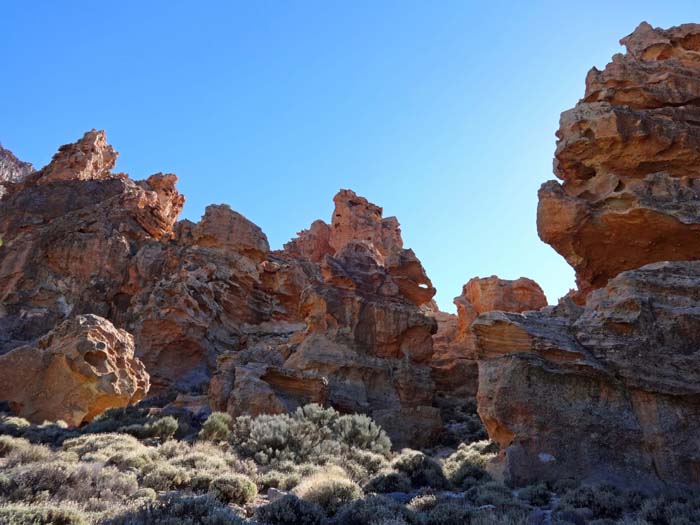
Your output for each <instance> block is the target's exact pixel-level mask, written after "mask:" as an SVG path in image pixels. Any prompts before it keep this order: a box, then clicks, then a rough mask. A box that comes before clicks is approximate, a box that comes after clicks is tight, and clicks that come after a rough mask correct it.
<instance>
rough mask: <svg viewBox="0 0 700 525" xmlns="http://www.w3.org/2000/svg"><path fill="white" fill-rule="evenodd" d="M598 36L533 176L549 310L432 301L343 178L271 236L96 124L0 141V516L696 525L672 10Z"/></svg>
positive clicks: (688, 139)
mask: <svg viewBox="0 0 700 525" xmlns="http://www.w3.org/2000/svg"><path fill="white" fill-rule="evenodd" d="M621 42H622V44H623V45H625V46H626V48H627V52H626V53H625V54H618V55H615V56H614V57H613V59H612V62H611V63H609V64H608V65H607V66H606V67H605V69H604V70H603V71H599V70H597V69H595V68H594V69H592V70H591V71H590V72H589V74H588V76H587V78H586V90H585V93H584V97H583V98H582V99H581V100H580V101H579V102H578V104H577V105H576V106H575V107H574V108H573V109H571V110H569V111H566V112H564V113H563V114H562V118H561V121H560V129H559V131H558V132H557V137H558V142H557V148H556V152H555V169H554V171H555V175H556V176H557V177H558V179H559V180H558V181H549V182H546V183H545V184H543V186H542V188H541V189H540V192H539V207H538V217H537V227H538V232H539V235H540V237H541V238H542V240H543V241H545V242H546V243H548V244H550V245H551V246H552V247H553V248H554V249H555V250H556V251H557V252H558V253H560V254H561V255H562V256H563V257H565V258H566V260H567V261H568V262H569V263H570V264H571V265H572V267H573V268H574V269H575V271H576V275H577V289H575V290H572V291H571V292H570V293H569V294H568V295H567V296H566V297H564V298H562V299H560V300H559V302H558V304H557V305H549V306H548V304H547V299H546V298H545V296H544V294H543V293H542V290H541V289H540V287H539V286H538V285H537V283H535V282H534V281H532V280H530V279H527V278H520V279H517V280H504V279H499V278H498V277H496V276H491V277H486V278H478V277H477V278H473V279H471V280H469V281H468V282H467V284H466V285H465V286H464V288H463V289H462V293H461V295H459V296H458V297H457V298H456V299H455V304H456V306H457V315H453V314H448V313H445V312H441V311H439V310H438V309H437V307H436V305H435V303H434V302H433V301H432V298H433V296H434V294H435V289H434V288H433V286H432V283H431V281H430V279H429V277H428V275H427V274H426V272H425V270H424V268H423V266H422V265H421V263H420V260H419V259H418V257H417V256H416V254H415V253H414V252H413V251H412V250H410V249H408V248H405V247H404V245H403V240H402V236H401V229H400V225H399V222H398V220H397V219H396V218H395V217H384V215H383V210H382V208H381V207H379V206H377V205H376V204H373V203H371V202H369V201H367V199H365V198H363V197H361V196H359V195H357V194H355V193H354V192H352V191H351V190H347V189H346V190H340V191H339V192H338V193H337V195H336V196H335V197H334V204H335V207H334V211H333V214H332V216H331V218H330V220H329V222H326V221H324V220H317V221H315V222H314V223H313V224H311V225H310V227H309V229H307V230H303V231H301V232H299V234H298V236H297V237H296V238H294V239H292V240H291V241H290V242H289V243H287V244H285V246H284V247H283V249H281V250H271V249H270V247H269V244H268V241H267V237H266V236H265V234H264V232H263V231H262V230H261V229H260V228H259V227H258V226H257V225H255V224H254V223H252V222H251V221H249V220H248V219H247V218H245V217H243V216H242V215H240V214H239V213H237V212H235V211H233V210H232V209H230V208H229V207H228V206H226V205H211V206H209V207H207V209H206V211H205V213H204V215H203V217H202V218H201V220H200V221H199V222H197V223H194V222H191V221H188V220H178V216H179V214H180V211H181V210H182V206H183V203H184V196H182V195H181V194H180V193H179V192H178V190H177V187H176V183H177V177H176V176H175V175H173V174H163V173H156V174H154V175H151V176H150V177H148V178H147V179H146V180H142V181H134V180H132V179H130V178H129V177H128V175H126V174H123V173H115V172H113V171H112V170H113V167H114V165H115V161H116V158H117V153H116V151H115V150H114V149H113V148H112V147H111V146H110V145H109V144H108V143H107V140H106V134H105V133H104V132H103V131H97V130H92V131H89V132H87V133H85V135H84V136H83V137H82V138H80V139H79V140H78V141H77V142H75V143H73V144H67V145H64V146H61V147H60V148H59V150H58V152H57V153H56V155H54V157H53V159H52V161H51V162H50V163H49V164H48V165H47V166H45V167H43V168H42V169H40V170H37V171H34V169H33V167H32V166H31V165H30V164H28V163H25V162H22V161H20V160H19V159H17V158H16V157H15V156H14V155H13V154H12V153H11V152H9V151H8V150H5V149H1V148H0V183H1V184H2V188H0V241H1V242H0V403H2V404H1V405H0V410H2V411H3V413H4V414H5V415H4V416H3V417H2V420H1V422H0V425H1V426H0V434H1V435H0V503H1V504H2V507H0V523H10V524H22V525H24V524H28V523H31V524H43V523H66V524H73V523H85V522H88V523H109V524H118V523H154V524H156V523H157V524H170V523H217V524H218V523H241V522H244V521H246V520H247V521H248V522H257V523H261V524H270V525H274V524H287V523H288V524H292V523H302V524H303V523H309V524H312V523H338V524H354V523H357V524H360V523H376V524H384V525H389V524H404V523H408V524H411V525H412V524H439V523H442V524H447V525H449V524H452V523H455V524H456V523H503V524H506V523H576V524H578V523H598V524H602V523H627V524H632V523H634V524H637V525H644V524H654V525H657V524H658V525H664V524H670V523H677V524H685V523H698V522H700V514H699V512H700V511H699V510H698V509H699V508H700V499H698V496H697V490H698V489H699V488H700V439H699V438H698V436H699V435H700V432H699V431H700V419H699V417H698V414H700V390H699V389H700V387H699V386H698V385H699V384H700V377H698V375H699V374H700V350H699V348H700V347H699V343H700V293H699V292H698V290H700V243H698V241H697V237H698V231H700V211H699V209H698V203H699V202H700V193H699V189H700V183H698V180H700V163H699V162H698V160H699V159H700V157H699V156H698V152H699V151H700V113H699V109H698V108H699V107H700V106H699V104H698V101H700V25H697V24H686V25H682V26H678V27H673V28H670V29H660V28H653V27H652V26H650V25H649V24H646V23H642V24H640V25H639V27H638V28H637V29H636V30H635V31H634V32H633V33H632V34H630V35H629V36H627V37H625V38H623V39H622V41H621ZM323 407H325V408H323ZM408 447H410V448H408ZM3 520H4V521H3Z"/></svg>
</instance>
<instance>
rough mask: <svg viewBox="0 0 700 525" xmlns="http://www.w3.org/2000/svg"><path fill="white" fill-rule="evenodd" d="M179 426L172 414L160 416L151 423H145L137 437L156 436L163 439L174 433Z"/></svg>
mask: <svg viewBox="0 0 700 525" xmlns="http://www.w3.org/2000/svg"><path fill="white" fill-rule="evenodd" d="M179 426H180V425H179V423H178V421H177V419H175V418H174V417H173V416H166V417H161V418H160V419H157V420H156V421H154V422H152V423H147V424H146V425H145V426H144V432H143V434H142V435H141V436H139V437H156V438H159V439H161V440H162V441H165V440H166V439H170V438H171V437H173V436H174V435H175V432H177V429H178V428H179Z"/></svg>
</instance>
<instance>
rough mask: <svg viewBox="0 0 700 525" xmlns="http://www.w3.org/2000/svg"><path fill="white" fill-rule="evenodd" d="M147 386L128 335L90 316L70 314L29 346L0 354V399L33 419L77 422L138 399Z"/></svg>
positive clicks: (143, 394)
mask: <svg viewBox="0 0 700 525" xmlns="http://www.w3.org/2000/svg"><path fill="white" fill-rule="evenodd" d="M148 388H149V379H148V374H147V373H146V370H145V368H144V366H143V364H142V363H141V362H140V361H139V360H138V359H137V358H135V357H134V340H133V337H132V336H131V335H130V334H129V333H127V332H126V331H124V330H118V329H117V328H115V327H114V326H113V325H112V323H110V322H109V321H107V320H106V319H103V318H101V317H98V316H96V315H79V316H76V317H72V318H70V319H68V320H66V321H64V322H63V323H61V324H60V325H58V326H57V327H56V328H54V329H53V330H51V331H50V332H49V333H47V334H46V335H44V336H43V337H41V338H40V339H39V340H38V341H37V342H36V344H35V345H33V346H21V347H19V348H15V349H14V350H11V351H10V352H8V353H6V354H3V355H0V399H2V400H5V401H8V402H9V403H10V407H11V408H12V410H13V411H14V412H15V413H17V414H18V415H20V416H22V417H24V418H26V419H28V420H29V421H31V422H34V423H42V422H43V421H46V420H63V421H65V422H66V423H68V424H69V425H79V424H81V423H83V422H85V421H90V420H91V419H92V418H93V417H95V416H96V415H98V414H100V413H102V412H103V411H105V410H106V409H108V408H113V407H123V406H126V405H129V404H133V403H136V402H138V401H140V400H141V399H143V398H144V396H145V395H146V393H147V392H148Z"/></svg>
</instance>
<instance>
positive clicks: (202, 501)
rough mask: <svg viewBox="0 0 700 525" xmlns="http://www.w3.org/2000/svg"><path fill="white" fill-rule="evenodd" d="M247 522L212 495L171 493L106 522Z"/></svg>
mask: <svg viewBox="0 0 700 525" xmlns="http://www.w3.org/2000/svg"><path fill="white" fill-rule="evenodd" d="M244 523H245V521H244V520H243V519H241V518H240V517H239V516H238V515H236V514H235V513H234V512H233V511H232V510H231V509H229V508H228V507H227V506H226V505H225V504H224V503H221V502H220V501H218V500H217V499H215V498H212V497H211V496H206V495H205V496H183V495H182V494H179V493H172V494H168V495H167V496H165V497H164V498H163V499H161V500H158V501H154V502H151V503H149V504H147V505H145V506H143V507H140V508H138V509H136V510H132V511H127V512H126V513H124V514H121V515H119V516H116V517H114V518H111V519H110V520H108V521H106V525H195V524H196V525H243V524H244Z"/></svg>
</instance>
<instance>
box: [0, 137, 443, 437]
mask: <svg viewBox="0 0 700 525" xmlns="http://www.w3.org/2000/svg"><path fill="white" fill-rule="evenodd" d="M116 157H117V154H116V152H115V151H114V150H113V149H112V147H111V146H109V144H108V143H107V142H106V138H105V134H104V132H101V131H95V130H93V131H90V132H88V133H86V134H85V135H84V136H83V137H82V138H81V139H80V140H79V141H78V142H77V143H75V144H70V145H66V146H62V147H61V148H60V149H59V151H58V153H57V154H56V155H55V156H54V157H53V159H52V161H51V163H50V164H49V165H47V166H46V167H44V168H43V169H41V170H39V171H37V172H34V173H32V174H31V175H29V176H27V177H26V178H25V179H24V180H23V181H22V182H19V183H16V184H13V185H12V186H11V188H10V192H9V193H8V194H7V195H6V197H5V198H4V199H3V205H2V207H0V236H1V237H2V238H3V239H4V240H5V243H4V245H3V246H2V247H1V248H0V304H2V307H1V308H2V310H1V311H0V354H2V353H7V352H10V353H12V352H11V351H12V350H13V349H17V348H18V347H23V348H26V347H27V346H29V347H33V346H34V345H35V342H36V340H37V339H38V338H41V337H42V336H45V334H47V333H49V332H50V331H51V330H52V329H53V328H54V327H55V326H56V325H58V324H60V323H61V322H63V321H64V320H65V319H67V318H70V317H73V316H76V315H82V314H95V315H99V316H102V317H105V318H106V319H109V320H110V321H111V322H113V323H114V325H115V326H116V327H118V328H119V329H124V330H127V331H128V332H129V333H131V334H133V337H134V341H135V346H136V354H137V356H138V357H139V359H141V360H142V361H143V363H144V364H145V366H146V369H147V370H148V372H149V374H150V377H151V383H152V388H151V394H150V395H151V396H152V397H153V396H155V397H158V398H160V399H161V400H162V401H163V402H168V401H170V400H174V399H175V397H176V396H177V395H178V394H180V395H181V397H180V398H179V401H177V402H178V403H183V402H184V401H183V399H184V398H183V397H182V395H185V396H187V397H188V399H189V400H190V401H191V402H192V403H193V404H195V405H197V404H200V405H201V403H202V396H208V398H209V405H210V406H211V408H213V409H217V410H227V411H229V412H231V413H232V414H234V415H238V414H243V413H252V414H256V413H260V412H279V411H282V410H289V409H291V408H294V407H295V406H297V405H299V404H303V403H307V402H326V403H330V404H332V405H333V406H336V407H337V408H339V409H341V410H344V411H359V412H365V413H369V414H371V415H373V416H374V417H375V418H376V419H377V420H378V421H379V422H380V423H382V424H384V426H385V427H386V428H387V430H388V431H389V432H390V434H391V435H392V437H393V438H394V440H395V442H396V444H397V445H399V446H400V445H405V444H408V443H411V444H425V443H428V442H430V441H431V440H432V439H434V437H435V435H436V434H437V432H438V431H439V429H440V426H441V420H440V414H439V410H438V409H437V408H435V407H434V406H433V404H432V403H433V390H434V386H433V382H432V380H431V377H430V370H431V369H430V366H429V362H430V360H431V357H432V352H433V350H432V338H431V337H432V334H433V333H434V332H435V331H436V323H435V321H434V319H432V318H431V317H429V316H426V315H425V314H424V313H423V311H422V310H421V306H422V305H424V304H426V303H428V302H430V301H431V299H432V297H433V295H434V293H435V290H434V288H433V287H432V284H431V283H430V280H429V279H428V277H427V276H426V274H425V271H424V270H423V267H422V266H421V264H420V261H419V260H418V259H417V258H416V256H415V254H414V253H413V252H412V251H411V250H407V249H404V248H403V243H402V240H401V232H400V229H399V223H398V221H397V220H396V219H395V218H393V217H389V218H385V217H383V216H382V209H381V208H380V207H378V206H376V205H374V204H372V203H370V202H368V201H367V200H366V199H364V198H362V197H359V196H357V195H356V194H354V193H353V192H352V191H349V190H341V191H340V192H339V193H338V195H336V197H335V199H334V201H335V205H336V206H335V208H336V209H335V211H334V214H333V217H332V220H331V224H326V223H324V222H323V221H316V222H315V223H314V224H312V226H311V228H310V229H309V230H306V231H304V232H301V233H300V234H299V237H298V238H296V239H293V240H292V241H290V242H289V243H288V244H287V245H286V246H285V249H283V250H279V251H276V252H271V251H270V248H269V245H268V242H267V238H266V236H265V234H264V233H263V232H262V231H261V230H260V228H259V227H258V226H256V225H255V224H253V223H252V222H250V221H249V220H248V219H246V218H245V217H243V216H242V215H240V214H238V213H236V212H235V211H233V210H231V209H230V208H229V207H228V206H225V205H220V206H209V207H208V208H207V209H206V212H205V214H204V216H203V217H202V220H201V221H200V222H198V223H192V222H190V221H187V220H184V221H180V222H177V216H178V214H179V212H180V210H181V209H182V205H183V202H184V199H183V197H182V196H181V195H180V194H179V193H178V192H177V190H176V189H175V182H176V180H177V179H176V177H175V176H174V175H164V174H156V175H152V176H151V177H149V178H148V179H147V180H145V181H138V182H134V181H132V180H131V179H129V178H128V176H126V175H124V174H119V173H112V171H111V170H112V168H113V167H114V163H115V160H116ZM8 355H9V354H8ZM1 374H2V372H0V375H1ZM197 395H199V398H198V399H196V396H197ZM192 396H195V397H192ZM47 416H48V414H45V415H44V416H42V417H47ZM71 421H76V419H75V418H73V419H72V420H71Z"/></svg>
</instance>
